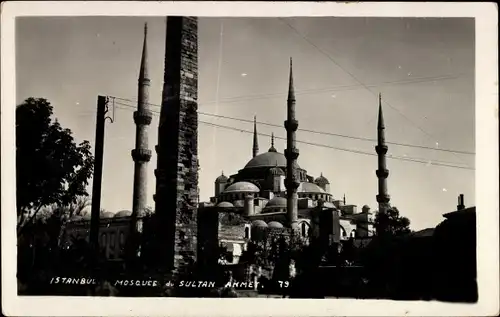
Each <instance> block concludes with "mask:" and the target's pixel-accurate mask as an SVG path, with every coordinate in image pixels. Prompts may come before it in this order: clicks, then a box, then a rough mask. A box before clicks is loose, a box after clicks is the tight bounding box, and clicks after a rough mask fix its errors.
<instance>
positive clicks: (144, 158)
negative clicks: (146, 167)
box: [132, 149, 151, 162]
mask: <svg viewBox="0 0 500 317" xmlns="http://www.w3.org/2000/svg"><path fill="white" fill-rule="evenodd" d="M132 158H133V159H134V162H149V160H151V150H148V149H133V150H132Z"/></svg>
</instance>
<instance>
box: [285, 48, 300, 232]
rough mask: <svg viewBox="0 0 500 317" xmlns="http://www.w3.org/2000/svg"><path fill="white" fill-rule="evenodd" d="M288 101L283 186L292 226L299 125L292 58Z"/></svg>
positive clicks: (296, 196)
mask: <svg viewBox="0 0 500 317" xmlns="http://www.w3.org/2000/svg"><path fill="white" fill-rule="evenodd" d="M288 85H289V86H288V101H287V120H286V121H285V129H286V149H285V157H286V179H285V187H286V194H287V204H286V207H287V216H288V222H289V226H290V227H292V226H293V224H294V223H296V222H297V218H298V210H297V209H298V207H297V203H298V195H297V188H298V187H299V184H300V183H299V180H298V179H297V165H296V164H297V158H298V157H299V150H298V149H297V148H296V147H295V132H296V131H297V128H298V127H299V122H298V121H297V120H296V119H295V91H294V88H293V69H292V58H290V79H289V84H288Z"/></svg>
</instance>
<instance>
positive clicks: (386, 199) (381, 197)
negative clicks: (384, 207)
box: [377, 194, 391, 204]
mask: <svg viewBox="0 0 500 317" xmlns="http://www.w3.org/2000/svg"><path fill="white" fill-rule="evenodd" d="M390 200H391V197H390V196H389V195H387V194H379V195H377V202H378V203H381V204H387V203H389V201H390Z"/></svg>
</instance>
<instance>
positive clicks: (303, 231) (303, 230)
mask: <svg viewBox="0 0 500 317" xmlns="http://www.w3.org/2000/svg"><path fill="white" fill-rule="evenodd" d="M306 233H307V230H306V223H305V222H303V223H302V236H303V237H305V236H306Z"/></svg>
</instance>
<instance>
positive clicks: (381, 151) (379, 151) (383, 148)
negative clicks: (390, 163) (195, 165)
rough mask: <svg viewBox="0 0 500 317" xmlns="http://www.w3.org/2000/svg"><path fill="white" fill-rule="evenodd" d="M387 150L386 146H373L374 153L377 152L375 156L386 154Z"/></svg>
mask: <svg viewBox="0 0 500 317" xmlns="http://www.w3.org/2000/svg"><path fill="white" fill-rule="evenodd" d="M387 150H388V147H387V145H376V146H375V151H376V152H377V154H383V155H385V154H387Z"/></svg>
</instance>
